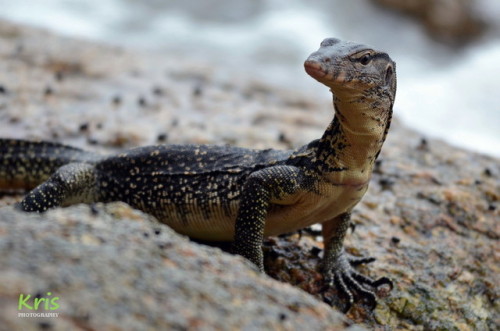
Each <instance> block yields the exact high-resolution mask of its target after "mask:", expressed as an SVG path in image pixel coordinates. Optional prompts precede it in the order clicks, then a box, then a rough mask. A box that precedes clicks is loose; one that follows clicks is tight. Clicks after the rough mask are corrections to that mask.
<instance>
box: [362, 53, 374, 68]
mask: <svg viewBox="0 0 500 331" xmlns="http://www.w3.org/2000/svg"><path fill="white" fill-rule="evenodd" d="M371 60H372V56H371V55H370V54H365V55H363V56H362V57H361V58H360V59H359V62H360V63H361V64H362V65H364V66H365V65H367V64H368V63H370V61H371Z"/></svg>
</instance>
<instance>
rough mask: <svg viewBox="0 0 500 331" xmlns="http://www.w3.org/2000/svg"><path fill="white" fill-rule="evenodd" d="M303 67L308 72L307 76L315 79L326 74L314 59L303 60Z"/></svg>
mask: <svg viewBox="0 0 500 331" xmlns="http://www.w3.org/2000/svg"><path fill="white" fill-rule="evenodd" d="M304 69H305V70H306V72H307V73H308V74H309V76H311V77H313V78H315V79H321V78H324V77H325V76H326V71H325V70H323V68H322V67H321V64H320V63H318V62H316V61H306V62H304Z"/></svg>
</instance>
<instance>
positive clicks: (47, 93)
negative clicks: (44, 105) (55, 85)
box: [43, 86, 54, 96]
mask: <svg viewBox="0 0 500 331" xmlns="http://www.w3.org/2000/svg"><path fill="white" fill-rule="evenodd" d="M43 94H45V95H46V96H49V95H52V94H54V90H53V89H52V87H50V86H47V87H46V88H45V90H44V92H43Z"/></svg>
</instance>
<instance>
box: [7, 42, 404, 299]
mask: <svg viewBox="0 0 500 331" xmlns="http://www.w3.org/2000/svg"><path fill="white" fill-rule="evenodd" d="M304 66H305V70H306V71H307V73H308V74H309V75H310V76H312V77H313V78H315V79H316V80H318V81H319V82H321V83H323V84H324V85H326V86H327V87H329V88H330V90H331V92H332V93H333V97H334V102H333V104H334V108H335V116H334V118H333V120H332V122H331V123H330V125H329V126H328V127H327V129H326V131H325V132H324V134H323V136H322V137H321V138H320V139H318V140H314V141H312V142H311V143H309V144H308V145H305V146H302V147H300V148H298V149H296V150H291V151H280V150H252V149H244V148H238V147H230V146H209V145H159V146H148V147H140V148H136V149H132V150H128V151H125V152H123V153H121V154H118V155H113V156H100V155H97V154H93V153H89V152H86V151H83V150H80V149H76V148H72V147H68V146H64V145H60V144H56V143H50V142H29V141H22V140H13V139H1V140H0V155H1V156H0V189H12V188H24V189H33V188H34V187H35V186H36V188H34V189H33V190H32V191H30V192H29V193H28V194H27V195H26V197H25V198H24V199H23V200H22V201H21V202H20V204H19V207H20V208H21V209H23V210H25V211H37V212H41V211H45V210H47V209H49V208H53V207H57V206H65V205H69V204H73V203H78V202H84V203H92V202H110V201H124V202H126V203H128V204H130V205H131V206H133V207H135V208H138V209H140V210H143V211H145V212H146V213H149V214H151V215H154V216H155V217H157V218H158V219H159V220H160V221H162V222H163V223H165V224H168V225H169V226H171V227H172V228H174V229H175V230H176V231H178V232H180V233H183V234H186V235H188V236H191V237H194V238H200V239H205V240H233V241H234V244H233V248H234V251H235V252H236V253H238V254H240V255H242V256H244V257H246V258H248V259H249V260H250V261H252V262H253V263H255V264H256V265H257V266H258V268H259V269H260V270H263V256H262V247H261V244H262V240H263V237H264V236H269V235H277V234H282V233H287V232H291V231H294V230H297V229H301V228H304V227H307V226H309V225H311V224H314V223H321V224H322V226H323V230H322V234H323V237H324V241H325V253H324V261H323V265H322V270H323V273H324V276H325V279H326V281H327V284H329V285H330V286H331V285H333V283H336V284H337V285H338V287H339V288H340V290H341V291H342V292H343V293H344V294H345V295H346V296H347V297H348V304H349V306H350V304H351V303H352V302H353V301H354V297H353V294H352V293H353V292H354V293H357V294H358V295H359V296H361V297H365V298H367V300H368V301H369V302H370V303H371V304H373V305H374V304H375V295H374V293H373V292H372V290H371V289H372V288H374V287H377V286H379V285H381V284H389V285H391V286H392V284H391V283H390V281H389V280H388V279H387V278H385V277H384V278H381V279H379V280H376V281H375V280H372V279H369V278H368V277H365V276H363V275H361V274H359V273H358V272H356V271H355V270H354V269H353V268H352V266H351V265H354V264H356V262H368V261H370V259H367V260H364V261H363V260H362V261H359V260H358V261H353V260H351V259H350V258H348V257H347V256H346V254H345V253H344V250H343V241H344V237H345V234H346V230H347V228H348V225H349V222H350V220H349V217H350V216H349V215H350V212H351V210H352V209H353V208H354V206H355V205H356V204H357V203H358V202H359V201H360V200H361V198H362V197H363V195H364V194H365V192H366V190H367V187H368V183H369V180H370V177H371V174H372V170H373V167H374V163H375V159H376V158H377V156H378V154H379V152H380V149H381V147H382V144H383V142H384V140H385V137H386V135H387V131H388V129H389V125H390V122H391V116H392V107H393V103H394V98H395V94H396V74H395V63H394V62H393V61H392V60H391V59H390V57H389V56H388V55H387V54H386V53H384V52H380V51H376V50H374V49H373V48H371V47H367V46H364V45H360V44H356V43H352V42H343V41H340V40H338V39H334V38H330V39H325V40H324V41H323V42H322V43H321V47H320V48H319V50H318V51H316V52H314V53H313V54H311V55H310V56H309V58H308V59H307V60H306V61H305V64H304ZM37 185H38V186H37Z"/></svg>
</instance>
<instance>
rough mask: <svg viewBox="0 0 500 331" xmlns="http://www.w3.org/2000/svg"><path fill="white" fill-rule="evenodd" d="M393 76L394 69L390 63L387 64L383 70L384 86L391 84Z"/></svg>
mask: <svg viewBox="0 0 500 331" xmlns="http://www.w3.org/2000/svg"><path fill="white" fill-rule="evenodd" d="M393 76H394V69H393V68H392V65H389V66H387V69H386V70H385V85H386V86H391V85H392V78H393Z"/></svg>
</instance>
